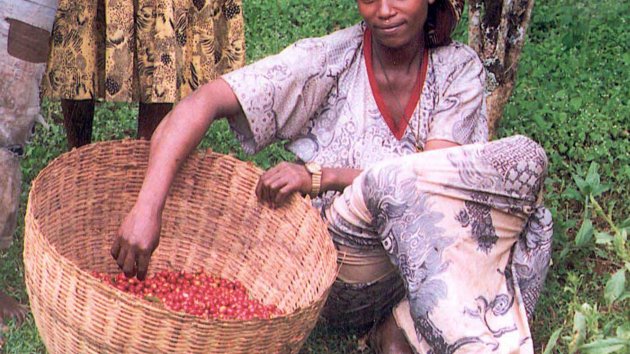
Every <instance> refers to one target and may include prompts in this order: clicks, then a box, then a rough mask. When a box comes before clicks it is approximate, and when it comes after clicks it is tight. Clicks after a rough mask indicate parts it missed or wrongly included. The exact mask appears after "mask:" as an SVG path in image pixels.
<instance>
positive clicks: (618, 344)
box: [580, 338, 630, 354]
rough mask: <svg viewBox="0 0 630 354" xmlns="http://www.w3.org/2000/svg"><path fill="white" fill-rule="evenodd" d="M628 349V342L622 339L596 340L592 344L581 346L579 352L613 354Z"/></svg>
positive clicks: (629, 344)
mask: <svg viewBox="0 0 630 354" xmlns="http://www.w3.org/2000/svg"><path fill="white" fill-rule="evenodd" d="M629 347H630V341H628V340H625V339H622V338H606V339H598V340H596V341H594V342H591V343H588V344H585V345H582V346H581V347H580V350H582V351H583V352H584V353H588V354H608V353H615V352H617V351H620V350H622V349H626V348H629Z"/></svg>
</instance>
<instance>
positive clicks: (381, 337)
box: [369, 314, 413, 354]
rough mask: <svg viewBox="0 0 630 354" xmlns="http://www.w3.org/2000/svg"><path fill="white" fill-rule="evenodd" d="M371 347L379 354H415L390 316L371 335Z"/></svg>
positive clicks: (392, 316)
mask: <svg viewBox="0 0 630 354" xmlns="http://www.w3.org/2000/svg"><path fill="white" fill-rule="evenodd" d="M369 342H370V346H371V347H372V349H373V350H374V351H375V352H376V353H377V354H413V350H412V349H411V347H410V346H409V343H408V342H407V338H405V334H404V333H403V331H402V330H401V329H400V328H398V325H397V324H396V320H395V319H394V315H393V314H390V315H389V316H387V319H385V320H384V321H383V323H381V324H380V325H379V326H378V327H377V328H376V330H375V331H374V332H373V333H372V334H371V335H370V338H369Z"/></svg>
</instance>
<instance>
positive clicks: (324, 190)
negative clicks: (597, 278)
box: [112, 0, 542, 352]
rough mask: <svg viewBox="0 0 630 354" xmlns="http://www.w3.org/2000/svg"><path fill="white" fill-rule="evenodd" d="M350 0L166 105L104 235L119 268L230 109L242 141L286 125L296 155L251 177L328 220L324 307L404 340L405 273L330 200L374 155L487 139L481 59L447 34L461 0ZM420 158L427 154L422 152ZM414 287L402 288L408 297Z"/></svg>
mask: <svg viewBox="0 0 630 354" xmlns="http://www.w3.org/2000/svg"><path fill="white" fill-rule="evenodd" d="M357 7H358V10H359V13H360V14H361V16H362V17H363V21H362V22H361V23H360V24H357V25H355V26H352V27H350V28H347V29H344V30H341V31H338V32H335V33H333V34H331V35H328V36H325V37H322V38H310V39H305V40H301V41H299V42H297V43H296V44H294V45H292V46H290V47H289V48H287V49H286V50H284V51H283V52H281V53H280V54H278V55H275V56H272V57H268V58H266V59H263V60H261V61H259V62H256V63H254V64H252V65H249V66H247V67H245V68H243V69H240V70H237V71H234V72H232V73H229V74H226V75H224V76H223V77H222V78H221V79H219V80H216V81H213V82H212V83H210V84H207V85H204V86H202V87H200V88H199V89H198V90H197V91H195V93H193V94H192V95H190V96H189V97H187V98H186V99H185V100H183V101H182V102H181V103H180V104H178V105H177V106H176V107H175V108H174V110H173V111H172V112H170V113H169V114H168V115H167V117H166V119H165V120H164V121H163V123H161V124H160V126H159V127H158V129H157V131H156V134H155V136H154V138H153V139H152V142H151V154H150V156H151V157H150V161H149V166H148V170H147V174H146V177H145V180H144V183H143V186H142V189H141V191H140V193H139V196H138V199H137V202H136V204H135V205H134V207H133V208H132V210H131V212H130V213H129V214H128V216H127V217H126V218H125V220H124V221H123V224H122V225H121V228H120V230H119V238H118V239H117V241H116V242H115V243H114V245H113V246H112V256H113V257H114V258H115V259H116V261H117V263H118V265H119V266H120V267H121V268H122V269H123V270H124V271H125V273H126V274H127V275H130V276H131V275H133V274H135V270H136V269H137V274H138V276H139V277H140V278H142V277H144V276H145V275H146V271H147V267H148V263H149V259H150V256H151V253H152V252H153V250H154V249H155V248H156V247H157V245H158V242H159V232H160V220H161V216H160V215H161V212H162V209H163V206H164V203H165V199H166V195H167V192H168V189H169V186H170V184H171V182H172V180H173V178H174V176H175V173H176V171H177V169H178V167H179V165H180V164H181V162H182V161H183V160H184V159H185V158H186V156H187V155H188V154H189V153H190V152H191V151H192V150H193V149H194V148H195V147H196V146H197V144H198V143H199V142H200V140H201V139H202V137H203V135H204V133H205V131H206V130H207V129H208V127H209V126H210V124H212V122H213V121H214V120H215V119H216V118H219V117H229V118H228V120H229V123H230V126H231V128H232V129H233V130H234V132H235V133H236V135H237V137H238V138H239V139H240V141H241V142H242V145H243V147H244V149H245V150H246V151H248V152H250V153H254V152H256V151H258V150H259V149H261V148H263V147H264V146H266V145H268V144H269V143H271V142H273V141H275V140H277V139H288V140H289V141H290V143H289V145H288V148H289V149H290V150H291V151H292V152H294V153H295V154H296V156H297V157H298V159H299V162H298V163H288V162H285V163H281V164H279V165H278V166H275V167H274V168H271V169H270V170H269V171H267V172H265V173H264V174H263V175H262V176H261V178H260V181H259V183H258V185H257V187H256V194H257V196H258V197H259V199H260V200H261V201H262V202H264V203H268V204H269V205H271V206H272V207H276V206H280V205H281V204H282V203H283V201H284V200H285V199H286V197H287V196H288V195H289V194H291V193H294V192H299V193H302V194H310V195H311V196H312V197H316V198H315V200H314V205H315V206H316V207H318V208H320V210H321V211H322V212H323V214H324V216H325V217H326V218H327V219H328V220H330V221H331V227H330V230H331V235H332V237H333V240H334V241H335V244H336V246H337V248H338V249H339V251H340V252H339V255H340V259H339V262H340V263H341V264H342V267H341V270H340V277H339V279H338V281H337V282H336V283H335V285H334V287H333V290H332V293H331V296H330V297H329V300H328V302H327V304H326V309H325V311H324V316H325V317H326V319H327V320H328V321H329V322H330V323H331V324H334V325H342V326H351V327H354V328H357V329H362V330H367V329H370V328H371V327H373V326H374V325H375V324H377V325H379V326H378V327H377V329H376V330H375V331H374V333H375V335H374V336H373V337H374V339H375V340H374V343H375V344H376V345H378V347H379V348H380V350H383V351H385V352H404V351H405V350H406V351H410V350H412V349H411V347H410V345H413V343H412V342H411V341H410V340H409V339H408V338H409V335H406V336H405V335H404V334H405V333H408V332H405V331H402V330H401V329H400V328H399V326H402V325H404V323H403V322H402V320H401V323H402V324H399V325H396V323H397V322H392V321H393V314H392V308H393V307H394V306H395V305H397V304H398V303H399V301H401V300H402V299H403V297H404V296H405V294H406V293H409V290H410V289H406V288H405V286H407V285H408V284H409V280H413V277H408V276H407V275H405V274H404V273H400V269H397V268H396V264H400V263H399V262H398V260H397V258H396V257H397V256H396V253H395V252H394V254H391V256H392V257H393V262H390V259H391V258H388V257H389V256H388V254H387V253H385V251H384V249H385V248H384V247H383V244H382V242H381V241H380V240H378V239H377V238H375V237H372V236H373V235H374V234H375V232H376V231H374V230H375V229H371V228H370V227H369V226H370V225H368V224H361V223H360V222H359V223H354V221H355V219H356V218H353V217H352V215H350V214H348V213H345V214H344V213H340V212H339V210H340V209H335V208H333V205H334V204H333V202H334V203H337V202H336V201H338V200H343V199H345V198H346V195H347V193H352V192H346V193H344V194H343V195H342V196H343V198H340V197H339V195H340V192H341V191H343V190H344V189H345V188H346V187H347V186H349V185H351V184H352V183H353V181H354V180H355V179H356V177H357V176H359V175H360V174H361V173H362V171H363V170H366V169H368V171H366V173H368V172H369V169H370V168H371V167H372V166H374V165H375V164H376V163H378V162H379V161H388V160H392V159H393V158H396V157H399V156H405V155H417V156H422V155H424V154H425V153H429V152H432V151H433V150H438V151H447V149H445V148H449V149H448V150H451V149H459V148H457V146H460V145H466V144H471V143H482V142H485V141H486V140H487V127H486V119H485V113H484V100H483V84H484V80H485V78H484V70H483V66H482V64H481V62H480V60H479V58H478V57H477V55H476V54H475V53H474V51H472V50H471V49H470V48H468V47H466V46H464V45H462V44H459V43H455V42H452V41H451V40H450V33H451V31H452V29H453V28H454V25H455V23H456V22H457V20H458V19H459V15H460V13H461V9H462V3H461V2H460V1H452V2H451V1H448V0H442V1H440V0H405V1H401V0H358V1H357ZM419 151H424V152H423V153H421V154H416V153H417V152H419ZM432 156H434V157H436V158H445V157H444V156H442V155H432ZM394 161H398V160H394ZM424 162H426V163H427V168H430V166H431V164H432V162H431V163H429V161H424ZM538 172H540V173H542V172H541V171H538ZM540 173H539V174H540ZM538 177H540V176H538ZM393 186H395V185H393ZM394 189H395V188H394ZM354 190H358V189H357V188H354ZM533 190H534V189H533V188H532V191H533ZM335 210H337V211H335ZM383 211H386V210H385V209H383ZM385 214H386V213H385ZM338 215H342V216H346V217H347V219H346V218H344V217H339V216H338ZM363 220H368V218H364V219H363ZM521 226H522V225H521ZM362 236H370V237H362ZM399 274H402V275H403V277H400V276H399ZM375 276H376V277H375ZM412 294H413V292H412ZM416 300H417V299H416V298H412V299H410V304H412V307H413V308H415V307H416V306H415V305H416V303H417V301H416ZM401 306H402V305H401ZM396 308H400V306H398V307H396ZM403 312H404V310H403ZM407 312H409V311H407ZM410 316H411V315H410ZM399 317H400V316H399ZM416 318H418V317H417V316H416ZM392 323H393V324H394V325H392ZM412 326H413V325H412ZM530 344H531V343H530ZM416 350H423V349H422V348H420V347H417V348H416Z"/></svg>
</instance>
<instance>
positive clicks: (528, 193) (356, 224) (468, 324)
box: [323, 136, 552, 353]
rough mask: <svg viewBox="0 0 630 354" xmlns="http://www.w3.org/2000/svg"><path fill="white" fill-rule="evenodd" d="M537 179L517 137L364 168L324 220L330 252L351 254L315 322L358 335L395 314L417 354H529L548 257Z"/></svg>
mask: <svg viewBox="0 0 630 354" xmlns="http://www.w3.org/2000/svg"><path fill="white" fill-rule="evenodd" d="M546 171H547V158H546V156H545V152H544V151H543V149H542V148H541V147H540V146H539V145H538V144H536V143H535V142H533V141H531V140H530V139H528V138H525V137H523V136H514V137H510V138H505V139H501V140H497V141H494V142H490V143H485V144H473V145H466V146H460V147H455V148H450V149H441V150H433V151H428V152H424V153H420V154H413V155H407V156H404V157H401V158H398V159H395V160H391V161H385V162H383V163H380V164H377V165H375V166H373V167H372V168H369V169H367V170H365V171H364V172H363V173H362V174H361V175H359V177H357V178H356V179H355V180H354V182H353V184H352V185H351V186H349V187H347V188H346V189H345V191H344V193H343V194H342V195H341V196H339V197H338V198H337V199H335V201H334V203H333V205H332V206H331V207H330V209H328V210H325V211H324V215H325V217H326V220H327V222H328V225H329V226H328V227H329V230H330V231H331V235H332V237H333V240H334V242H335V244H336V245H337V247H338V248H343V249H345V250H352V253H353V254H350V255H348V254H347V253H348V252H343V253H340V254H341V255H340V256H339V263H340V271H339V274H340V277H338V279H337V282H336V283H335V284H334V285H333V289H332V291H331V293H330V296H329V298H328V301H327V302H326V306H325V309H324V313H323V315H324V317H325V318H326V319H327V320H328V321H329V322H331V323H333V324H342V323H343V322H345V323H347V325H350V326H363V327H364V328H365V326H366V325H369V324H370V322H372V323H378V321H379V320H380V319H381V318H382V316H384V315H389V314H392V308H393V315H394V318H395V319H396V322H397V324H398V325H399V327H400V328H401V329H403V331H404V333H405V335H406V337H407V339H408V340H409V343H410V344H411V345H412V347H413V349H414V351H415V352H416V353H455V352H457V353H486V352H497V353H533V341H532V338H531V334H530V329H529V325H528V318H529V317H530V316H531V314H532V313H533V310H534V306H535V304H536V302H537V299H538V295H539V294H540V290H541V288H542V285H543V282H544V279H545V276H546V273H547V269H548V267H549V261H550V259H551V236H552V222H551V214H550V213H549V211H548V210H546V209H545V208H544V207H543V206H542V188H543V181H544V180H545V176H546ZM361 249H362V250H363V253H365V254H368V255H369V257H364V258H365V260H364V261H361V259H360V257H359V255H360V253H361ZM377 252H380V253H381V257H385V258H389V261H390V262H391V265H392V267H393V270H394V272H389V271H388V270H387V268H385V267H383V266H382V265H381V264H382V262H381V261H376V259H377V258H378V257H377V256H376V253H377ZM344 268H349V270H348V271H344ZM368 268H372V269H374V271H373V272H372V273H373V274H375V276H376V278H375V279H374V280H371V279H369V278H367V277H366V276H365V275H366V274H369V273H370V272H369V269H368ZM341 276H343V277H341ZM344 278H345V279H344ZM402 297H405V299H403V300H401V298H402Z"/></svg>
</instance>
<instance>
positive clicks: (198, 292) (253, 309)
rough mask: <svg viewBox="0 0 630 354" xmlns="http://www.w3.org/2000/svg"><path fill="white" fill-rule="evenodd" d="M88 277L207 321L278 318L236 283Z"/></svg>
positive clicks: (173, 276) (196, 276)
mask: <svg viewBox="0 0 630 354" xmlns="http://www.w3.org/2000/svg"><path fill="white" fill-rule="evenodd" d="M92 275H93V276H94V277H96V278H98V279H100V280H101V281H103V282H104V283H106V284H109V285H111V286H113V287H115V288H117V289H119V290H121V291H124V292H126V293H129V294H132V295H135V296H138V297H140V298H143V299H145V300H148V301H151V302H157V303H160V304H162V305H164V306H165V307H166V308H168V309H170V310H172V311H175V312H185V313H187V314H190V315H193V316H198V317H202V318H208V319H230V320H251V319H269V318H273V317H277V316H280V315H282V311H280V310H279V309H278V308H277V307H276V306H274V305H264V304H262V303H261V302H260V301H257V300H255V299H252V298H251V297H250V296H249V294H248V293H247V289H246V288H245V287H244V286H243V284H241V283H240V282H238V281H230V280H227V279H223V278H221V277H215V276H211V275H208V274H206V273H205V272H204V271H203V270H201V271H198V272H196V273H189V272H185V271H179V272H176V271H166V270H164V271H160V272H158V273H156V274H154V275H152V276H149V277H147V279H145V280H144V281H140V280H138V279H137V278H135V277H133V278H127V277H125V275H124V274H123V273H120V274H116V275H114V274H108V273H99V272H92Z"/></svg>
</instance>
